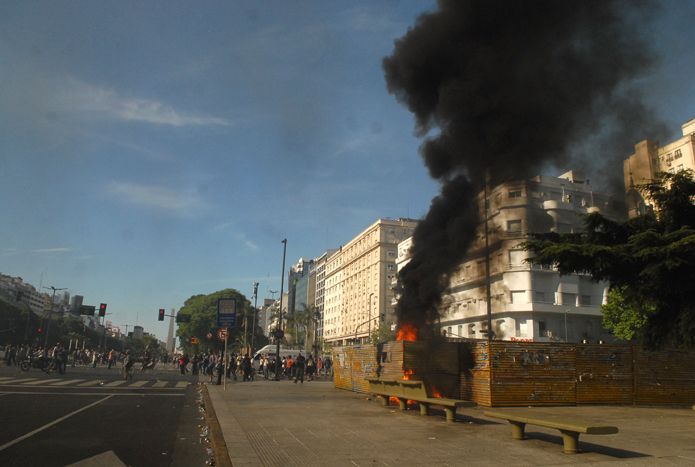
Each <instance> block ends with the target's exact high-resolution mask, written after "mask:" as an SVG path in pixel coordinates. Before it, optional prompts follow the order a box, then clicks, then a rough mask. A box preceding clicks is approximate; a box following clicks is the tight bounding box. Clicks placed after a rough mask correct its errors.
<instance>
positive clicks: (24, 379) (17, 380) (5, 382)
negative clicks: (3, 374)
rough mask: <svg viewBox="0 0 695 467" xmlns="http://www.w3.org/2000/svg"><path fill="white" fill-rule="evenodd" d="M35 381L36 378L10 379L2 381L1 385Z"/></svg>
mask: <svg viewBox="0 0 695 467" xmlns="http://www.w3.org/2000/svg"><path fill="white" fill-rule="evenodd" d="M35 379H37V378H23V379H11V380H9V381H3V382H2V384H15V383H24V382H26V381H34V380H35Z"/></svg>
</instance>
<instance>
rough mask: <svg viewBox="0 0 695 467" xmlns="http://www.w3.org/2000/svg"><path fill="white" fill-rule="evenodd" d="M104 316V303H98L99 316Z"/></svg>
mask: <svg viewBox="0 0 695 467" xmlns="http://www.w3.org/2000/svg"><path fill="white" fill-rule="evenodd" d="M104 316H106V303H102V304H101V305H99V317H104Z"/></svg>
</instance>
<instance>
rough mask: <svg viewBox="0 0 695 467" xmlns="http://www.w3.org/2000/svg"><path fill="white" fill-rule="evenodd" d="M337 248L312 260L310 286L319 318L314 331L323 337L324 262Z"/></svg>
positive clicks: (319, 336)
mask: <svg viewBox="0 0 695 467" xmlns="http://www.w3.org/2000/svg"><path fill="white" fill-rule="evenodd" d="M336 251H337V250H328V251H326V252H325V253H324V254H322V255H321V256H319V257H318V258H316V259H315V260H314V270H313V277H312V278H311V279H310V286H312V284H313V287H314V290H315V292H314V306H316V309H317V310H318V312H319V319H318V322H317V326H318V329H317V331H316V335H317V337H318V338H319V340H320V339H322V338H323V319H324V310H325V295H326V263H327V261H328V257H329V255H333V254H334V253H335V252H336Z"/></svg>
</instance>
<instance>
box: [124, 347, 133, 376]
mask: <svg viewBox="0 0 695 467" xmlns="http://www.w3.org/2000/svg"><path fill="white" fill-rule="evenodd" d="M133 365H135V360H134V359H133V357H132V356H131V355H130V350H126V351H125V358H124V359H123V379H125V380H126V381H128V380H131V381H132V380H133Z"/></svg>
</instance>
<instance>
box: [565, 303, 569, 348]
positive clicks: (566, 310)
mask: <svg viewBox="0 0 695 467" xmlns="http://www.w3.org/2000/svg"><path fill="white" fill-rule="evenodd" d="M569 311H570V310H568V309H565V342H567V313H569Z"/></svg>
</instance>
